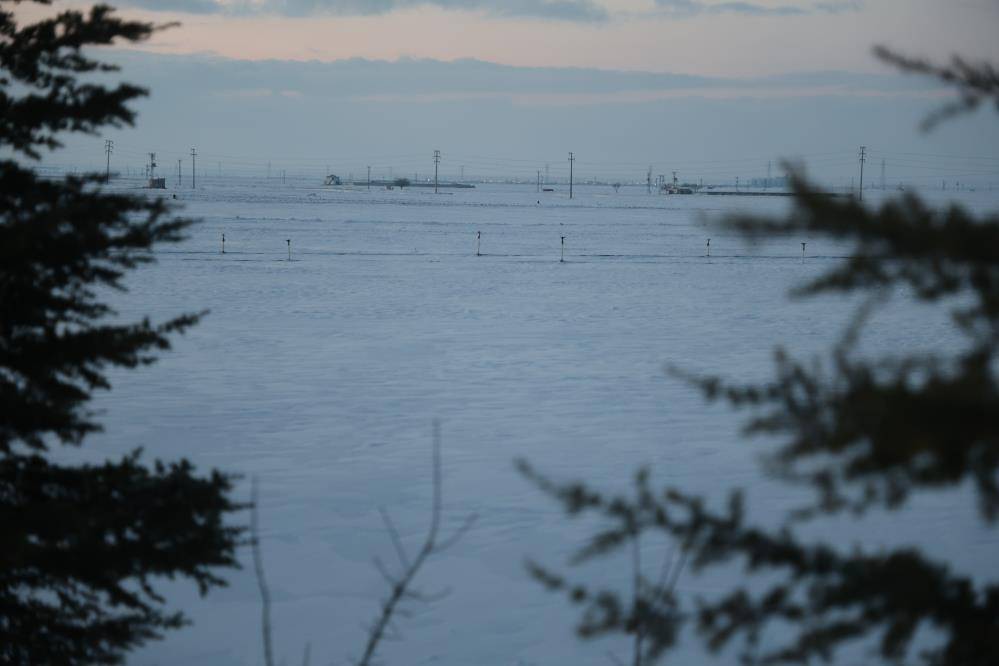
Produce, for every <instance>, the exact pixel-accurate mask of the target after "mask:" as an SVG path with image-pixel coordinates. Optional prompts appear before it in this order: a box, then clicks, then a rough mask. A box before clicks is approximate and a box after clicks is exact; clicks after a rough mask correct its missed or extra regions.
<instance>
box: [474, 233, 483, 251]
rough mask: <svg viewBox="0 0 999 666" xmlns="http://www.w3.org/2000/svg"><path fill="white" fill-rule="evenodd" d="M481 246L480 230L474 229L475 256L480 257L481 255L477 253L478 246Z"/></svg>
mask: <svg viewBox="0 0 999 666" xmlns="http://www.w3.org/2000/svg"><path fill="white" fill-rule="evenodd" d="M481 246H482V232H481V231H476V232H475V256H476V257H481V256H482V255H481V254H480V253H479V248H480V247H481Z"/></svg>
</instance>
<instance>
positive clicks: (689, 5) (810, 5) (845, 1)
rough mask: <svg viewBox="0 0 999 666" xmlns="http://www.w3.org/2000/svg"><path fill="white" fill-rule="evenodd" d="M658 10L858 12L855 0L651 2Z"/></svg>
mask: <svg viewBox="0 0 999 666" xmlns="http://www.w3.org/2000/svg"><path fill="white" fill-rule="evenodd" d="M655 3H656V6H657V7H658V8H659V10H660V11H662V12H664V13H666V14H668V15H670V16H678V17H690V16H701V15H705V14H708V15H710V14H742V15H745V16H805V15H808V14H819V13H824V14H839V13H842V12H848V11H859V10H860V9H861V8H862V3H861V2H860V1H859V0H853V1H851V0H842V1H840V2H836V1H831V0H827V1H824V2H806V3H802V2H797V3H795V2H787V3H783V4H776V5H775V4H763V3H758V2H743V1H741V0H724V1H722V2H711V1H709V0H655Z"/></svg>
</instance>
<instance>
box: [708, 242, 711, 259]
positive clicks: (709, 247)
mask: <svg viewBox="0 0 999 666" xmlns="http://www.w3.org/2000/svg"><path fill="white" fill-rule="evenodd" d="M708 256H709V257H710V256H711V239H710V238H709V239H708Z"/></svg>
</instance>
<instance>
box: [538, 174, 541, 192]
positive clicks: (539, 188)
mask: <svg viewBox="0 0 999 666" xmlns="http://www.w3.org/2000/svg"><path fill="white" fill-rule="evenodd" d="M540 191H541V169H538V192H540Z"/></svg>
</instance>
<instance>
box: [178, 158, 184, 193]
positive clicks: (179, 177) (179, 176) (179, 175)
mask: <svg viewBox="0 0 999 666" xmlns="http://www.w3.org/2000/svg"><path fill="white" fill-rule="evenodd" d="M181 162H183V160H177V187H180V179H181V173H180V163H181Z"/></svg>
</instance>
